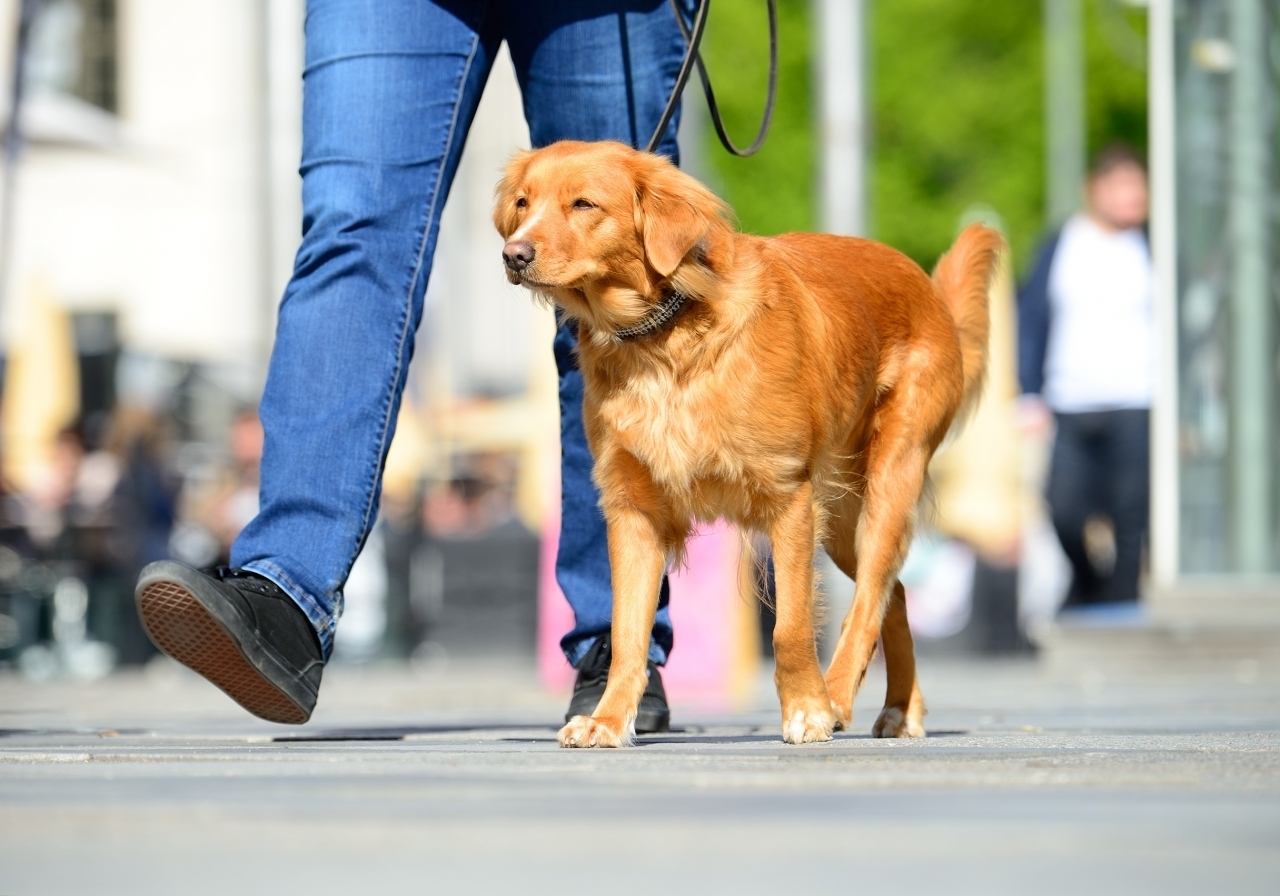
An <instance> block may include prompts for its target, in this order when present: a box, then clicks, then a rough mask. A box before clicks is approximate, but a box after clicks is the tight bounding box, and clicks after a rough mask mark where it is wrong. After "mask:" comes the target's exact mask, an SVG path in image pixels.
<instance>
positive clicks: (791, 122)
mask: <svg viewBox="0 0 1280 896" xmlns="http://www.w3.org/2000/svg"><path fill="white" fill-rule="evenodd" d="M810 14H811V13H810V9H809V3H808V2H806V0H778V101H777V107H776V109H775V111H774V114H773V128H772V130H770V132H769V139H768V141H767V142H766V143H765V145H764V147H763V148H762V149H761V150H760V152H758V153H756V154H755V155H754V156H751V157H750V158H746V159H739V158H735V157H734V156H731V155H730V154H729V153H727V152H725V151H724V149H723V148H721V146H720V141H719V140H718V139H717V138H716V134H715V131H714V130H713V129H712V128H711V126H710V122H708V125H707V132H706V135H705V138H704V140H705V147H706V148H705V152H706V155H707V160H708V162H710V166H709V167H710V168H711V169H712V172H713V177H712V181H713V182H712V184H711V185H712V186H713V187H714V188H715V189H716V190H717V191H718V192H719V193H720V194H721V195H722V196H723V197H724V198H725V199H726V200H728V202H729V203H730V204H731V205H732V206H733V207H734V210H735V211H737V213H738V224H739V226H740V227H741V228H742V229H743V230H744V231H747V232H749V233H762V234H769V233H784V232H787V231H791V230H813V229H814V228H815V227H816V226H817V215H816V214H815V211H814V209H815V200H816V196H815V190H816V185H815V184H816V181H815V176H816V166H815V165H814V152H815V144H814V128H813V114H812V112H811V109H810V105H811V100H810V96H811V94H812V72H811V70H810V64H811V63H810V59H811V55H810V44H811V43H812V37H811V32H810ZM702 47H703V52H702V56H703V59H704V60H705V61H706V64H707V70H708V71H709V72H710V73H711V82H712V85H713V86H714V87H715V91H716V100H717V102H718V103H719V105H720V111H721V114H722V116H723V118H724V123H725V128H726V129H727V130H728V131H729V136H730V137H732V138H733V140H734V142H735V143H737V144H738V145H739V146H745V145H746V144H748V143H750V142H751V139H752V138H753V137H754V136H755V129H756V128H757V127H758V126H759V124H760V113H761V111H762V110H763V108H764V95H765V87H766V85H767V83H768V75H769V19H768V16H767V14H766V12H765V2H764V0H716V2H714V3H712V4H711V12H710V18H708V19H707V30H706V33H705V34H704V35H703V39H702ZM692 80H693V81H697V75H696V74H695V75H694V76H693V79H692ZM696 93H697V94H698V96H699V101H700V99H701V96H700V94H701V88H700V87H699V88H698V89H697V90H696ZM692 95H693V94H686V97H689V96H692Z"/></svg>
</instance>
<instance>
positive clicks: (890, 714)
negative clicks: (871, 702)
mask: <svg viewBox="0 0 1280 896" xmlns="http://www.w3.org/2000/svg"><path fill="white" fill-rule="evenodd" d="M871 736H872V737H924V724H923V723H922V722H921V720H920V719H913V718H910V717H909V715H908V714H906V713H904V712H903V711H902V710H900V709H898V707H896V706H886V707H885V708H884V709H883V710H881V712H880V718H878V719H876V723H875V724H874V725H872V726H871Z"/></svg>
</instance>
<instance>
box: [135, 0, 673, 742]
mask: <svg viewBox="0 0 1280 896" xmlns="http://www.w3.org/2000/svg"><path fill="white" fill-rule="evenodd" d="M685 5H686V8H687V4H685ZM504 39H505V40H506V41H507V44H508V47H509V49H510V52H511V58H512V61H513V62H514V64H515V69H516V73H517V77H518V79H519V82H520V87H521V90H522V92H523V96H524V112H525V118H526V120H527V121H528V124H529V131H530V136H531V138H532V143H533V145H534V146H535V147H540V146H545V145H547V144H549V143H553V142H555V141H557V140H562V139H579V140H619V141H622V142H624V143H627V144H630V145H632V146H642V145H644V144H645V143H646V141H648V139H649V136H650V134H651V133H652V132H653V130H654V128H655V127H656V126H657V124H658V122H659V119H660V118H661V115H662V111H663V108H664V106H665V105H666V102H667V99H668V96H669V95H670V93H671V91H672V89H673V87H674V85H675V80H676V76H677V73H678V70H679V68H680V63H681V60H682V58H683V55H684V50H685V45H684V40H683V38H682V36H681V32H680V29H679V26H678V24H677V22H676V19H675V14H674V12H673V10H672V8H671V6H670V5H668V3H667V2H666V0H639V2H637V0H625V2H624V0H594V2H586V0H558V2H553V0H532V2H528V0H527V2H519V3H517V2H510V0H502V2H495V3H482V2H479V0H448V2H444V0H441V2H423V0H385V2H380V3H368V2H365V0H311V2H309V3H308V4H307V17H306V69H305V74H304V89H303V159H302V176H303V240H302V246H301V248H300V249H299V251H298V255H297V258H296V261H295V265H294V273H293V278H292V280H291V282H290V284H289V286H288V287H287V288H286V290H285V295H284V298H283V300H282V302H281V305H280V312H279V324H278V328H277V331H276V342H275V348H274V351H273V353H272V358H271V366H270V371H269V374H268V378H267V384H266V388H265V392H264V394H263V398H262V404H261V414H262V422H263V426H264V428H265V432H266V443H265V448H264V453H263V460H262V474H261V477H262V484H261V509H260V511H259V513H258V515H257V516H256V517H255V518H254V519H253V521H252V522H250V523H249V525H248V526H247V527H246V528H245V530H244V532H242V533H241V535H240V536H239V538H238V539H237V540H236V542H235V544H234V546H233V548H232V551H231V564H232V565H231V566H230V567H219V568H217V569H216V570H214V571H213V572H212V573H202V572H198V571H196V570H195V569H192V568H190V567H185V566H183V565H181V564H178V563H175V562H165V563H158V564H155V565H153V566H152V567H150V568H148V569H147V570H144V571H143V574H142V575H141V576H140V578H139V581H138V587H137V599H138V602H139V606H140V608H141V612H142V614H143V618H144V620H145V623H146V626H147V629H148V632H149V633H150V634H151V636H152V638H153V639H154V640H155V641H156V643H157V645H158V646H160V648H161V649H162V650H164V651H165V652H167V653H169V654H170V655H171V656H173V657H174V658H175V659H177V660H179V661H181V662H183V663H185V664H186V665H188V666H190V667H191V668H193V669H195V670H196V671H197V672H199V673H200V674H202V675H204V676H205V677H206V678H208V679H210V680H211V681H213V682H214V683H215V684H217V685H218V686H219V687H221V688H222V689H223V690H224V691H226V692H227V693H228V694H229V695H230V696H231V697H232V698H233V699H235V700H237V701H238V702H239V703H240V704H241V705H242V706H244V707H245V708H246V709H248V710H249V711H250V712H252V713H254V714H256V715H259V716H261V717H263V718H267V719H271V720H274V721H280V722H292V723H301V722H305V721H306V720H307V719H308V718H309V717H310V715H311V711H312V708H313V707H314V705H315V701H316V696H317V693H318V689H319V685H320V679H321V673H322V670H323V667H324V664H325V663H326V661H327V660H328V659H329V656H330V653H331V651H332V648H333V636H334V626H335V625H336V623H337V621H338V617H339V616H340V615H341V612H342V600H343V598H342V589H343V585H344V583H345V581H346V579H347V576H348V574H349V572H350V570H351V566H352V564H353V562H354V560H355V558H356V556H357V555H358V554H359V552H360V550H361V548H362V546H363V545H364V542H365V539H366V538H367V537H368V535H369V532H370V529H371V527H372V526H373V523H374V520H375V519H376V517H377V510H378V502H379V495H380V491H381V485H382V471H383V467H384V464H385V461H386V454H387V450H388V447H389V445H390V444H391V439H392V436H393V434H394V427H395V420H396V414H397V410H398V408H399V406H400V400H401V395H402V392H403V389H404V384H405V377H406V373H407V370H408V366H409V358H410V356H411V355H412V352H413V345H414V334H415V331H416V330H417V326H418V323H419V321H420V319H421V317H422V306H423V293H424V290H425V288H426V283H427V278H428V275H429V273H430V269H431V258H432V253H433V251H434V248H435V244H436V235H437V230H438V227H439V220H440V212H441V210H442V208H443V206H444V202H445V198H446V196H447V195H448V192H449V185H450V182H451V181H452V178H453V176H454V173H455V172H456V170H457V166H458V161H459V158H460V156H461V153H462V147H463V144H464V142H465V138H466V134H467V130H468V128H469V126H470V124H471V121H472V119H473V117H474V114H475V111H476V107H477V104H478V103H479V100H480V95H481V93H482V91H483V89H484V85H485V81H486V79H487V78H488V74H489V70H490V68H491V66H492V64H493V60H494V57H495V55H496V54H497V53H498V50H499V48H500V46H501V44H502V42H503V40H504ZM677 124H678V121H677V120H672V121H671V123H670V125H669V126H668V128H667V130H666V132H665V133H664V134H663V135H662V141H661V143H660V144H659V145H658V148H657V151H658V152H659V153H661V154H663V155H666V156H668V157H670V158H672V159H673V160H675V159H676V158H677V149H676V129H677ZM497 260H498V259H497V257H496V256H495V259H494V261H495V271H494V276H495V277H497V276H498V272H497V271H498V269H497ZM574 348H575V337H574V334H573V332H572V331H571V330H569V329H567V328H561V329H560V331H559V332H558V333H557V335H556V338H555V357H556V363H557V366H558V368H559V373H560V407H561V444H562V465H561V481H562V502H563V508H562V513H561V519H562V526H561V529H562V531H561V537H560V545H559V553H558V559H557V569H556V572H557V578H558V580H559V583H560V586H561V588H562V589H563V591H564V594H565V596H566V597H567V598H568V601H569V603H570V605H571V606H572V607H573V610H574V614H575V620H576V625H575V628H574V630H573V631H572V632H570V633H569V634H568V635H566V636H565V638H564V640H563V641H562V642H561V644H562V647H563V649H564V651H565V655H566V657H567V658H568V660H569V662H570V663H571V664H572V665H574V666H576V667H577V668H578V670H579V675H578V682H577V685H576V686H575V693H574V697H573V700H572V703H571V705H570V710H569V715H578V714H588V713H590V712H591V711H592V710H593V709H594V707H595V704H596V702H597V701H598V699H599V697H600V695H601V694H602V693H603V691H604V685H605V678H606V675H607V673H608V666H609V659H610V649H609V638H608V635H609V629H610V620H611V615H612V589H611V584H610V572H609V563H608V550H607V544H606V540H605V527H604V520H603V517H602V515H601V513H600V510H599V507H598V495H597V493H596V491H595V486H594V484H593V483H592V481H591V466H592V461H591V455H590V452H589V451H588V449H587V444H586V438H585V435H584V432H583V428H582V377H581V374H580V373H579V371H578V370H577V364H576V359H575V353H574ZM667 593H668V592H667V586H666V584H665V582H664V584H663V588H662V593H661V596H660V598H659V610H658V613H657V619H656V621H655V624H654V630H653V637H652V640H651V643H650V660H651V662H650V686H649V688H648V689H647V690H646V693H645V697H644V699H643V700H642V703H641V707H640V716H639V718H637V720H636V725H635V727H636V730H637V731H641V732H643V731H658V730H664V729H665V728H666V727H667V724H668V716H669V714H668V710H667V705H666V696H665V694H664V693H663V690H662V683H661V676H660V675H659V673H658V671H657V666H658V665H661V664H662V663H664V662H665V661H666V657H667V653H668V651H669V650H670V649H671V644H672V636H671V624H670V618H669V615H668V613H667V609H666V602H667Z"/></svg>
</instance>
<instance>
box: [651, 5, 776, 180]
mask: <svg viewBox="0 0 1280 896" xmlns="http://www.w3.org/2000/svg"><path fill="white" fill-rule="evenodd" d="M670 2H671V9H672V10H673V11H674V12H675V15H676V23H677V24H678V25H679V26H680V33H681V34H683V35H684V39H685V43H687V44H688V45H689V49H688V50H686V51H685V54H684V61H683V62H681V63H680V72H679V74H677V75H676V86H675V88H674V89H673V90H672V91H671V98H670V99H668V100H667V108H666V109H664V110H663V112H662V118H661V119H659V120H658V127H657V128H655V129H654V132H653V136H652V137H651V138H649V145H648V146H647V147H645V150H646V151H647V152H653V151H654V150H655V149H657V148H658V142H659V141H660V140H661V139H662V135H663V134H664V133H665V132H666V130H667V125H669V124H670V123H671V116H672V115H674V114H675V111H676V103H678V102H680V94H681V93H683V91H684V85H685V84H686V83H687V82H688V80H689V73H690V71H691V70H692V69H693V65H694V63H697V66H698V77H699V78H700V79H701V80H702V92H703V93H705V94H706V96H707V108H708V109H709V110H710V111H711V123H712V124H714V125H715V128H716V135H717V136H719V138H720V142H721V143H722V144H723V145H724V148H725V149H727V150H728V151H729V152H731V153H732V154H733V155H735V156H739V157H746V156H750V155H754V154H755V153H756V152H757V151H759V149H760V147H761V146H763V145H764V138H765V137H766V136H767V135H768V133H769V125H770V123H771V122H772V121H773V106H774V101H775V100H776V99H777V96H778V8H777V0H767V3H768V7H769V88H768V92H767V93H766V94H765V98H764V115H763V117H762V118H761V120H760V130H759V131H757V132H756V139H755V140H753V141H752V143H751V145H750V146H748V147H747V148H746V149H739V148H738V147H736V146H734V145H733V141H732V140H730V139H729V134H728V132H727V131H725V129H724V122H723V121H721V120H720V107H719V106H717V105H716V95H715V91H713V90H712V89H711V78H710V76H709V75H708V74H707V67H706V66H705V65H704V64H703V62H702V54H701V53H700V52H699V51H698V47H699V45H701V43H702V32H703V30H704V29H705V28H706V25H707V12H708V11H709V10H710V8H711V0H699V2H698V8H697V10H696V11H695V12H694V16H693V30H692V31H690V30H689V25H688V24H687V23H686V22H685V20H684V13H683V12H681V10H680V6H679V4H678V3H677V2H676V0H670Z"/></svg>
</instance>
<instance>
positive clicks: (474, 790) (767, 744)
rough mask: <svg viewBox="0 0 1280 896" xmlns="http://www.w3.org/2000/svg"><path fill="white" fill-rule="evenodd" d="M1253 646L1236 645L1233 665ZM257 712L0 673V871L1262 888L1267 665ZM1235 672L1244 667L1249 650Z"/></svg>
mask: <svg viewBox="0 0 1280 896" xmlns="http://www.w3.org/2000/svg"><path fill="white" fill-rule="evenodd" d="M1246 671H1247V670H1246ZM330 673H331V674H329V676H328V679H327V680H326V682H325V688H324V690H323V692H322V696H321V702H320V706H319V708H318V711H317V713H316V716H315V718H314V720H313V721H312V722H311V723H310V724H308V725H306V726H304V727H301V728H288V727H283V726H276V725H271V724H268V723H265V722H259V721H257V720H255V719H252V718H250V717H248V716H247V715H245V714H244V713H243V712H241V711H239V710H238V708H237V707H235V706H234V704H232V703H231V702H230V701H229V700H227V699H226V698H225V697H223V696H222V695H221V694H220V693H218V692H217V691H215V690H214V689H213V688H212V687H211V686H209V685H206V684H205V683H204V682H202V681H200V680H199V679H196V678H195V677H194V676H192V675H190V674H188V673H185V672H184V671H182V670H179V669H176V668H169V667H165V666H159V667H156V668H154V669H152V670H150V671H149V672H148V673H146V674H143V673H135V674H132V675H124V674H122V675H116V676H113V677H111V678H109V679H107V680H105V681H102V682H98V683H94V684H90V685H73V684H50V685H39V686H37V685H30V684H26V683H24V682H22V681H21V680H19V679H17V678H14V677H0V893H2V894H5V896H27V894H63V893H67V894H84V893H95V894H98V893H166V894H168V893H182V894H203V893H211V894H212V893H219V894H221V893H228V892H236V893H245V894H251V893H281V892H289V893H293V892H309V893H342V892H360V893H365V892H368V893H382V892H392V891H395V892H400V891H406V890H407V891H411V892H441V893H444V892H456V891H463V890H464V889H465V891H467V892H489V891H492V892H511V893H541V892H552V891H557V892H573V891H577V890H581V889H584V888H585V889H590V890H596V889H600V890H603V891H606V892H609V893H641V892H645V893H653V892H662V893H706V894H712V893H756V892H761V893H764V892H779V891H782V892H787V891H793V890H802V891H805V892H810V891H815V890H828V889H829V890H831V891H832V892H839V891H841V890H847V891H849V892H861V891H864V890H872V891H884V890H894V891H899V892H907V893H928V892H946V893H971V892H972V893H1013V892H1036V893H1038V894H1043V893H1081V892H1088V891H1092V892H1100V893H1196V894H1203V893H1206V892H1211V893H1217V892H1232V893H1274V892H1277V890H1276V886H1277V881H1280V683H1277V682H1274V681H1261V682H1259V681H1254V682H1247V681H1246V682H1244V683H1242V682H1241V681H1238V680H1235V679H1232V680H1222V681H1205V680H1203V679H1197V678H1183V679H1171V678H1168V677H1163V678H1161V677H1151V678H1148V679H1146V680H1142V679H1133V680H1129V681H1125V682H1114V681H1107V680H1106V679H1104V678H1102V677H1101V676H1100V675H1099V674H1097V673H1088V674H1082V675H1080V676H1077V677H1074V678H1072V677H1067V678H1049V677H1047V676H1046V675H1045V674H1044V673H1043V672H1042V671H1040V670H1039V669H1038V668H1037V667H1036V666H1035V665H1034V664H1031V663H1021V662H1020V663H1000V664H979V663H963V662H955V661H952V662H941V661H935V662H931V663H930V662H926V663H924V664H923V665H922V673H921V676H922V683H923V686H924V689H925V695H926V698H927V699H928V702H929V705H930V708H931V712H930V715H929V717H928V719H927V722H928V725H929V728H930V732H931V736H930V737H929V738H927V739H925V740H923V741H877V740H873V739H871V738H869V737H868V736H866V733H865V732H866V731H867V729H868V728H869V727H870V724H871V721H872V720H873V719H874V717H875V708H876V706H877V704H878V699H877V698H878V697H879V696H880V695H881V694H882V693H883V690H882V688H883V676H882V673H880V672H879V670H876V672H875V673H874V674H873V675H872V676H871V679H870V680H869V681H868V684H867V687H866V689H864V692H863V694H862V696H861V697H860V699H859V703H858V713H857V719H856V722H855V727H856V730H855V732H854V733H853V734H851V735H840V736H837V739H836V741H835V742H833V743H831V744H819V745H810V746H804V747H793V746H787V745H785V744H783V743H782V742H781V741H780V739H779V729H778V720H777V718H776V710H775V709H774V708H773V703H772V702H771V701H772V698H771V696H770V694H769V688H768V683H767V682H764V681H762V685H761V695H760V697H759V700H758V701H757V703H758V705H757V706H756V707H755V708H754V709H753V710H752V711H748V712H741V713H734V714H722V713H711V712H708V711H706V710H705V709H702V710H699V709H698V708H697V707H685V708H678V709H677V712H676V714H675V722H676V724H677V725H679V726H681V727H680V729H679V730H677V731H675V732H673V733H671V734H668V735H661V736H650V737H644V738H641V741H640V745H639V746H638V748H636V749H632V750H623V751H567V750H560V749H559V748H557V747H556V744H555V730H556V727H557V720H558V716H559V714H560V712H561V711H562V708H563V706H564V704H565V695H561V694H547V693H545V692H543V691H541V690H540V689H538V688H537V686H536V683H535V682H534V679H533V674H532V670H528V669H521V668H511V669H507V670H504V671H493V670H489V671H485V672H479V671H476V670H471V671H468V670H466V669H457V668H455V669H453V670H452V671H448V672H445V673H437V674H435V675H433V676H430V677H420V676H415V675H413V674H411V673H409V672H408V671H405V670H394V669H384V670H365V671H359V670H352V669H342V668H334V669H332V670H330ZM1242 677H1243V678H1245V679H1246V680H1247V678H1248V677H1249V676H1248V675H1243V676H1242Z"/></svg>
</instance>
